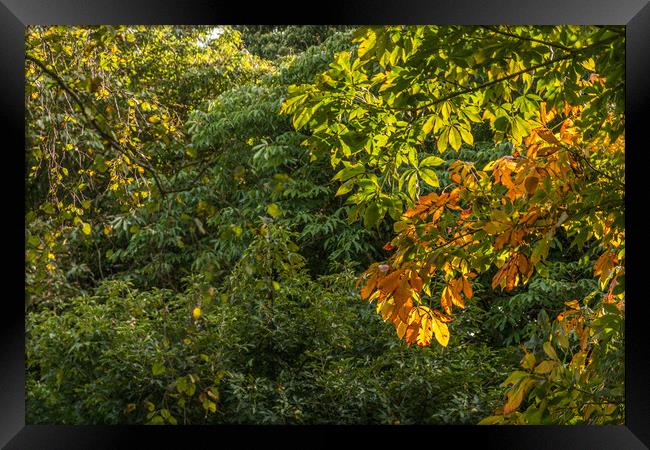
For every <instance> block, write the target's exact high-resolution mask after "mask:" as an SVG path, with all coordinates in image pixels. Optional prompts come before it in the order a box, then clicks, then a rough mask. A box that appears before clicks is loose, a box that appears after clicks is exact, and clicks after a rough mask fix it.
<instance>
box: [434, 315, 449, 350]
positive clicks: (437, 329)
mask: <svg viewBox="0 0 650 450" xmlns="http://www.w3.org/2000/svg"><path fill="white" fill-rule="evenodd" d="M433 334H434V335H435V336H436V340H437V341H438V342H439V343H440V345H442V346H443V347H446V346H447V344H448V343H449V328H448V327H447V324H445V323H444V322H441V321H440V320H438V318H437V317H436V316H435V315H434V316H433Z"/></svg>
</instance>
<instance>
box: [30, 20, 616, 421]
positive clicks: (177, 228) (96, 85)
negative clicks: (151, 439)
mask: <svg viewBox="0 0 650 450" xmlns="http://www.w3.org/2000/svg"><path fill="white" fill-rule="evenodd" d="M624 46H625V42H624V31H623V29H622V28H617V27H595V26H584V27H583V26H554V27H550V26H548V27H547V26H536V27H511V26H498V27H487V26H486V27H459V26H426V27H414V26H409V27H335V26H276V27H272V26H224V27H179V26H155V27H141V26H129V27H114V26H97V27H58V26H56V27H29V28H27V32H26V47H25V52H26V61H25V77H26V149H25V151H26V154H25V158H26V165H25V189H26V196H25V210H26V217H25V242H26V244H25V245H26V247H25V277H26V283H25V302H26V303H25V308H26V341H27V343H26V345H27V348H26V355H27V366H26V379H27V386H26V391H27V423H30V424H36V423H62V424H120V423H128V424H145V423H146V424H171V425H176V424H179V425H180V424H239V423H248V424H478V423H481V424H501V423H504V424H612V423H613V424H621V423H623V422H624V385H623V381H624V337H623V329H624V312H625V307H624V305H625V303H624V297H625V295H624V292H625V226H624V223H625V222H624V198H625V197H624V193H625V177H624V171H625V165H624V159H625V154H624V148H625V142H624V126H625V123H624V103H623V102H624V59H625V58H624V57H625V53H624Z"/></svg>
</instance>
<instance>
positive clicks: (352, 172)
mask: <svg viewBox="0 0 650 450" xmlns="http://www.w3.org/2000/svg"><path fill="white" fill-rule="evenodd" d="M365 171H366V168H365V167H363V165H361V164H356V165H353V166H349V167H346V168H345V169H343V170H341V171H339V172H338V173H337V174H336V175H334V178H332V179H333V180H341V181H347V180H349V179H350V178H352V177H354V176H357V175H360V174H362V173H364V172H365Z"/></svg>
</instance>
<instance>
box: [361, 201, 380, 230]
mask: <svg viewBox="0 0 650 450" xmlns="http://www.w3.org/2000/svg"><path fill="white" fill-rule="evenodd" d="M379 219H380V209H379V205H377V204H376V203H371V204H370V205H369V206H368V207H367V208H366V213H365V214H364V216H363V226H364V227H366V228H372V227H373V226H375V225H376V224H377V222H378V221H379Z"/></svg>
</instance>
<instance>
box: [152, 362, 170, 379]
mask: <svg viewBox="0 0 650 450" xmlns="http://www.w3.org/2000/svg"><path fill="white" fill-rule="evenodd" d="M166 371H167V369H165V366H164V365H163V363H162V362H160V361H157V362H155V363H154V364H153V367H152V368H151V373H152V374H153V375H154V376H158V375H161V374H163V373H165V372H166Z"/></svg>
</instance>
